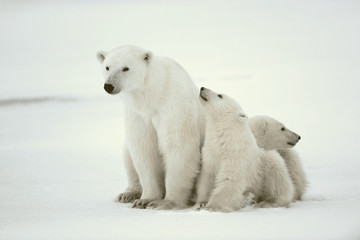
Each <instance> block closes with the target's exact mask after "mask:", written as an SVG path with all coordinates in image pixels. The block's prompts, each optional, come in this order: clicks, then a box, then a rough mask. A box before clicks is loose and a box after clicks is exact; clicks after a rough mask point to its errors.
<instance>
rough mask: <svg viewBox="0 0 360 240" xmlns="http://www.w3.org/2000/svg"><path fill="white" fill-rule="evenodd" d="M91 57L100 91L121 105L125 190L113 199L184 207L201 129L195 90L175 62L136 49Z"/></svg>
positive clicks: (140, 205)
mask: <svg viewBox="0 0 360 240" xmlns="http://www.w3.org/2000/svg"><path fill="white" fill-rule="evenodd" d="M97 58H98V60H99V61H100V63H101V65H102V74H103V77H104V78H105V85H104V88H105V91H106V92H108V93H109V94H119V96H120V97H121V99H122V101H123V102H124V103H125V106H126V114H125V130H126V133H125V135H126V136H125V146H124V150H123V154H124V155H123V157H124V161H125V168H126V172H127V176H128V188H127V189H126V191H125V192H124V193H122V194H120V195H119V197H118V201H119V202H125V203H127V202H133V207H135V208H159V209H173V208H184V207H186V204H187V201H188V199H189V197H190V194H191V191H192V189H193V187H194V186H193V185H194V181H195V179H196V178H197V176H198V173H199V170H200V159H201V153H200V149H201V146H202V142H203V135H204V129H205V115H204V112H203V108H202V106H201V104H200V101H199V98H198V88H197V87H196V86H195V84H194V83H193V81H192V80H191V78H190V77H189V75H188V74H187V73H186V71H185V70H184V69H183V68H182V67H181V66H180V65H179V64H177V63H176V62H175V61H173V60H171V59H169V58H166V57H159V56H155V55H154V54H152V53H151V52H149V51H146V50H144V49H141V48H139V47H135V46H122V47H118V48H115V49H113V50H112V51H110V52H104V51H99V52H98V53H97ZM139 198H140V199H139Z"/></svg>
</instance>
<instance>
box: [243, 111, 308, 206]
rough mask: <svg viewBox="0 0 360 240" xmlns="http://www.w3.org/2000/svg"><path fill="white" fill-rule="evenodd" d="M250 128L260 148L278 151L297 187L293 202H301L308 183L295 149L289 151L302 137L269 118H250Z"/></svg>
mask: <svg viewBox="0 0 360 240" xmlns="http://www.w3.org/2000/svg"><path fill="white" fill-rule="evenodd" d="M249 126H250V128H251V131H252V132H253V134H254V136H255V138H256V141H257V144H258V146H259V147H260V148H263V149H264V150H265V151H269V150H276V151H277V152H278V153H279V154H280V155H281V156H282V158H283V159H284V161H285V164H286V166H287V168H288V170H289V174H290V177H291V180H292V182H293V184H294V187H295V194H294V199H293V200H294V201H296V200H301V197H302V195H303V194H304V192H305V188H306V186H307V183H308V182H307V180H306V176H305V172H304V170H303V167H302V164H301V161H300V159H299V156H298V155H297V153H296V152H295V151H294V150H293V149H289V148H292V147H294V146H295V145H296V143H297V142H298V141H299V140H300V136H299V135H298V134H296V133H294V132H292V131H290V130H289V129H287V128H286V127H285V126H284V124H282V123H281V122H279V121H277V120H276V119H274V118H271V117H268V116H254V117H251V118H249Z"/></svg>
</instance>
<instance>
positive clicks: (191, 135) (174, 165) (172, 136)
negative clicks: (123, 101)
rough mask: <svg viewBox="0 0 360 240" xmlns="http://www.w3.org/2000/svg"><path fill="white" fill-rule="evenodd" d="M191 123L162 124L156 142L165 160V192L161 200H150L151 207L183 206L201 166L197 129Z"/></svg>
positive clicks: (173, 207) (186, 201) (184, 206)
mask: <svg viewBox="0 0 360 240" xmlns="http://www.w3.org/2000/svg"><path fill="white" fill-rule="evenodd" d="M191 124H192V123H174V122H173V121H172V124H171V126H166V125H165V124H163V125H162V126H163V127H164V128H162V129H161V131H160V132H159V136H161V137H159V145H160V150H161V153H162V156H163V160H164V163H165V171H166V179H165V188H166V195H165V199H164V200H162V201H155V202H152V204H151V205H150V207H151V208H156V209H183V208H186V207H188V206H187V203H188V200H189V197H190V194H191V190H192V189H193V187H194V182H195V179H196V177H197V176H198V173H199V170H200V157H201V155H200V133H199V130H198V129H197V127H196V126H195V124H194V126H192V125H191Z"/></svg>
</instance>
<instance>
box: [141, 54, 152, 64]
mask: <svg viewBox="0 0 360 240" xmlns="http://www.w3.org/2000/svg"><path fill="white" fill-rule="evenodd" d="M152 55H153V54H152V52H149V51H147V52H145V53H143V59H144V60H145V62H147V63H148V62H150V61H151V58H152Z"/></svg>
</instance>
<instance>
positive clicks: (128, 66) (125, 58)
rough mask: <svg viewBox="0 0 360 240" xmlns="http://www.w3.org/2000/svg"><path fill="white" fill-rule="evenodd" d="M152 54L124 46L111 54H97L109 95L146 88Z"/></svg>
mask: <svg viewBox="0 0 360 240" xmlns="http://www.w3.org/2000/svg"><path fill="white" fill-rule="evenodd" d="M151 58H152V53H151V52H148V51H145V50H144V49H141V48H138V47H134V46H122V47H118V48H115V49H114V50H112V51H110V52H105V51H99V52H97V59H98V60H99V62H100V63H101V68H102V75H103V77H104V79H105V84H104V89H105V91H106V92H107V93H109V94H118V93H120V92H122V91H127V92H131V91H133V90H138V89H141V88H142V87H143V86H144V82H145V78H146V75H147V69H148V65H149V64H150V63H151V60H152V59H151Z"/></svg>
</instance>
